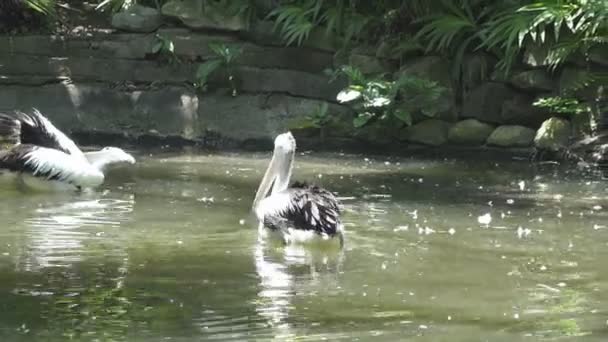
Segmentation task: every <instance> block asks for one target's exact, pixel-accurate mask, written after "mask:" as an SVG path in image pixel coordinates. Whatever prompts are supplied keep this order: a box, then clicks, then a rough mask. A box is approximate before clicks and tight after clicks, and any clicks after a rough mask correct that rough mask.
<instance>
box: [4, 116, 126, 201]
mask: <svg viewBox="0 0 608 342" xmlns="http://www.w3.org/2000/svg"><path fill="white" fill-rule="evenodd" d="M0 148H1V149H0V174H2V173H9V174H16V175H18V176H19V177H20V178H21V180H23V181H24V183H25V184H26V185H28V186H30V187H34V188H43V189H45V190H46V189H49V188H50V189H53V190H57V189H77V190H81V189H87V188H95V187H97V186H99V185H101V184H102V183H103V181H104V178H105V177H104V171H105V170H106V168H107V167H108V166H109V165H111V164H115V163H129V164H133V163H135V159H134V158H133V156H131V155H130V154H128V153H126V152H125V151H123V150H122V149H120V148H117V147H105V148H103V149H102V150H100V151H94V152H86V153H83V152H82V151H81V150H80V149H79V148H78V146H76V144H75V143H74V142H73V141H72V140H71V139H70V138H68V137H67V136H66V135H65V134H63V132H61V131H60V130H59V129H57V128H56V127H55V126H54V125H53V124H52V123H51V121H49V120H48V119H47V118H46V117H45V116H44V115H42V113H40V112H39V111H38V110H37V109H33V110H32V112H31V113H29V114H26V113H23V112H20V111H14V112H12V113H10V114H8V113H0ZM3 171H4V172H3ZM7 171H8V172H7Z"/></svg>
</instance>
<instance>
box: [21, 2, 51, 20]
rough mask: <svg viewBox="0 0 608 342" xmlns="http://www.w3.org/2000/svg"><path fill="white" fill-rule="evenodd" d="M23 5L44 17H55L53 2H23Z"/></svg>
mask: <svg viewBox="0 0 608 342" xmlns="http://www.w3.org/2000/svg"><path fill="white" fill-rule="evenodd" d="M24 3H25V5H26V6H27V7H29V8H31V9H32V10H34V11H36V12H39V13H42V14H44V15H49V16H54V15H55V0H25V1H24Z"/></svg>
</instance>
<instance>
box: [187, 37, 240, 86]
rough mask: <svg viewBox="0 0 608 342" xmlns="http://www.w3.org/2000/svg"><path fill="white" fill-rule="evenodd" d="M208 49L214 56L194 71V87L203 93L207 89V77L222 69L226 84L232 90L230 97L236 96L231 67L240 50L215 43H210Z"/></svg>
mask: <svg viewBox="0 0 608 342" xmlns="http://www.w3.org/2000/svg"><path fill="white" fill-rule="evenodd" d="M209 48H210V49H211V51H213V53H214V54H215V56H214V57H213V58H211V59H209V60H207V61H205V62H204V63H201V64H200V65H199V67H198V69H197V71H196V84H195V86H196V87H197V88H199V89H201V90H203V91H205V90H206V89H207V83H208V81H209V77H210V76H211V75H212V74H213V73H214V72H216V71H218V70H220V69H223V70H224V71H225V72H226V75H227V78H228V82H229V83H230V86H231V88H232V96H236V95H237V90H236V83H235V76H234V70H233V66H234V62H235V60H236V59H237V58H238V57H239V56H240V55H241V53H242V48H241V47H237V46H227V45H225V44H217V43H210V44H209Z"/></svg>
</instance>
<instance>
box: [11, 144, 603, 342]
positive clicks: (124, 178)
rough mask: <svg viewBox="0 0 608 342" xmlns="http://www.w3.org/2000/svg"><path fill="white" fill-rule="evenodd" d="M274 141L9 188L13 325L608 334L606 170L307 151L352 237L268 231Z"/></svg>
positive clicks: (85, 329)
mask: <svg viewBox="0 0 608 342" xmlns="http://www.w3.org/2000/svg"><path fill="white" fill-rule="evenodd" d="M268 158H269V155H268V154H220V155H218V154H211V155H207V154H194V153H193V154H178V153H176V154H168V153H167V154H153V155H150V154H143V153H140V154H139V155H138V164H137V165H135V167H133V168H119V169H116V170H113V171H112V172H110V174H109V175H108V182H107V183H106V184H105V185H104V186H103V187H102V188H101V189H99V191H96V192H94V193H84V194H72V193H69V194H42V193H23V192H21V191H17V190H15V189H12V188H10V187H6V188H4V189H2V190H0V201H1V203H2V205H1V206H0V227H1V228H0V340H1V341H3V342H5V341H66V340H75V341H202V340H217V341H228V340H262V341H263V340H277V341H289V340H298V341H318V340H322V339H327V340H332V341H335V340H348V341H351V340H359V341H366V340H374V341H396V340H402V339H404V338H412V340H416V341H538V340H570V339H575V338H580V337H581V336H583V337H584V340H585V341H606V339H607V338H608V326H607V324H608V321H607V320H608V305H607V304H608V272H607V271H606V264H604V262H606V261H608V183H607V182H606V181H601V180H600V179H598V178H597V177H594V176H590V175H582V174H579V173H577V172H570V173H568V172H566V171H564V170H563V169H562V168H560V167H558V166H555V165H544V166H540V167H539V166H532V165H530V164H528V163H526V162H518V161H504V160H503V161H488V160H483V161H480V160H468V161H467V160H452V159H445V160H439V159H434V160H433V159H420V158H402V159H397V158H388V157H377V156H376V157H372V156H367V157H366V156H355V155H339V154H307V153H300V154H299V155H298V157H297V159H296V166H295V178H296V179H300V180H312V181H315V182H317V183H319V184H321V185H323V186H325V187H327V188H329V189H331V190H332V191H334V192H336V193H337V194H338V195H339V197H340V198H341V200H342V203H343V205H344V215H343V220H344V222H345V226H346V230H347V234H346V245H345V249H344V250H343V251H341V252H340V251H331V250H329V251H328V250H318V249H315V248H295V247H288V248H284V247H280V246H275V245H267V244H263V243H261V242H259V241H258V239H257V227H256V225H257V224H256V222H255V220H254V219H253V218H252V216H251V215H250V214H249V208H250V206H251V201H252V199H253V195H254V193H255V190H256V188H257V185H258V182H259V180H260V179H261V177H262V174H263V171H264V169H265V166H266V163H267V161H268Z"/></svg>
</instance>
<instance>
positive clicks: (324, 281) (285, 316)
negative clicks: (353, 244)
mask: <svg viewBox="0 0 608 342" xmlns="http://www.w3.org/2000/svg"><path fill="white" fill-rule="evenodd" d="M253 256H254V261H255V269H256V272H257V275H258V277H259V281H260V284H259V286H260V290H259V292H258V296H257V298H256V300H255V304H256V311H257V313H258V314H259V315H260V316H262V317H264V318H266V319H267V321H268V325H269V326H270V327H271V328H272V331H273V335H274V338H275V339H277V340H285V339H291V338H294V337H296V333H295V331H294V329H293V327H292V325H293V324H294V321H297V317H291V316H292V311H293V310H294V305H295V304H294V300H295V299H296V298H300V299H302V298H306V297H308V296H318V295H321V296H327V295H333V294H335V293H336V292H337V291H339V289H340V282H339V275H340V273H341V268H342V264H343V262H344V250H343V249H338V248H335V249H329V250H323V249H321V247H318V246H313V247H312V248H311V247H310V246H302V245H288V246H277V245H276V244H275V243H274V242H273V241H265V240H258V243H257V244H256V246H255V248H254V254H253Z"/></svg>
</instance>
